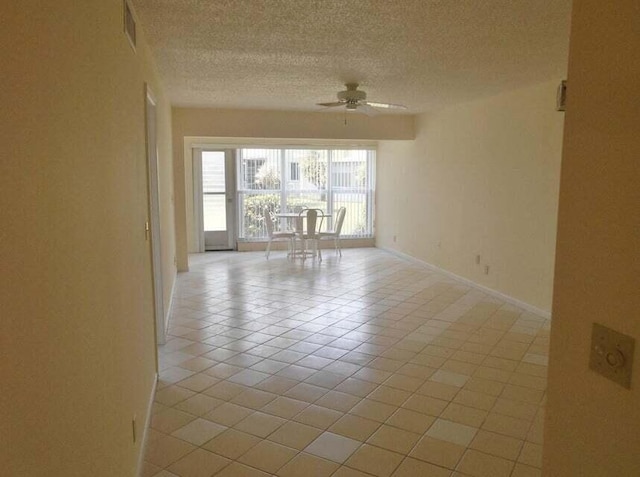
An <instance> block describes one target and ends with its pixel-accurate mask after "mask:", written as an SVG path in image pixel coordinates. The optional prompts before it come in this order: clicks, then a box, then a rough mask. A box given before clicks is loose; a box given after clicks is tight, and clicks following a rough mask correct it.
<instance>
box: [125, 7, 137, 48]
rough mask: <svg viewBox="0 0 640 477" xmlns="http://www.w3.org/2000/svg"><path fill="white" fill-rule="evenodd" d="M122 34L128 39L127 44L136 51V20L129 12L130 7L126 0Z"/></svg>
mask: <svg viewBox="0 0 640 477" xmlns="http://www.w3.org/2000/svg"><path fill="white" fill-rule="evenodd" d="M123 3H124V33H125V35H127V38H128V39H129V43H130V44H131V47H132V48H133V51H135V50H136V20H135V18H133V12H132V11H131V5H129V2H127V0H124V2H123Z"/></svg>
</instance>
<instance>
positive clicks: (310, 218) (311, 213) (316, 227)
mask: <svg viewBox="0 0 640 477" xmlns="http://www.w3.org/2000/svg"><path fill="white" fill-rule="evenodd" d="M304 217H306V218H307V230H306V231H305V232H304V233H305V235H306V236H307V237H308V238H310V239H315V238H317V237H318V232H319V231H320V228H321V227H322V221H323V220H324V212H323V211H322V210H320V209H305V210H302V211H301V212H300V213H299V214H298V217H296V231H297V232H303V225H304V224H303V219H304ZM318 219H320V220H318Z"/></svg>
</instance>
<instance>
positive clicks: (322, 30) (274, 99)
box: [133, 0, 571, 113]
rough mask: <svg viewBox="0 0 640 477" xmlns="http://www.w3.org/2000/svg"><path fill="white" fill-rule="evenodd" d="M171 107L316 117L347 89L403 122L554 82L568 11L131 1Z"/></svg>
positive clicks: (451, 1) (540, 3) (432, 4)
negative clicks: (401, 111) (404, 111)
mask: <svg viewBox="0 0 640 477" xmlns="http://www.w3.org/2000/svg"><path fill="white" fill-rule="evenodd" d="M133 4H134V8H135V11H136V14H137V16H138V18H139V24H140V26H141V27H142V29H143V30H144V33H145V35H146V38H147V40H148V42H149V44H150V46H151V50H152V52H153V55H154V57H155V60H156V62H157V66H158V69H159V73H160V76H161V78H162V80H163V83H164V86H165V88H166V90H167V93H168V95H169V98H170V100H171V102H172V103H173V104H174V105H177V106H197V107H216V108H240V109H272V110H318V109H320V108H319V107H318V106H315V103H318V102H327V101H334V100H335V99H336V96H335V95H336V93H337V92H338V91H339V90H342V89H344V83H347V82H358V83H360V85H361V88H362V89H364V90H365V91H366V92H367V94H368V99H369V100H373V101H379V102H391V103H400V104H404V105H407V106H408V108H409V109H408V112H409V113H419V112H425V111H430V110H435V109H439V108H442V107H444V106H447V105H451V104H455V103H459V102H464V101H468V100H471V99H475V98H479V97H483V96H489V95H492V94H496V93H498V92H501V91H505V90H509V89H516V88H518V87H521V86H525V85H527V84H533V83H538V82H543V81H547V80H552V79H557V80H560V79H562V78H564V76H565V75H566V68H567V56H568V43H569V22H570V11H571V1H570V0H395V1H391V0H133Z"/></svg>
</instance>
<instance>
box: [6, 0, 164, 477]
mask: <svg viewBox="0 0 640 477" xmlns="http://www.w3.org/2000/svg"><path fill="white" fill-rule="evenodd" d="M0 18H2V25H3V26H2V28H1V29H0V44H2V45H3V49H2V57H1V59H0V62H1V70H2V74H0V104H1V105H2V109H1V110H0V217H1V220H0V224H1V228H0V268H1V271H2V273H0V325H1V330H0V356H1V358H2V359H0V377H1V380H2V391H1V392H0V469H2V470H1V471H0V474H2V475H7V476H29V477H39V476H47V477H50V476H65V477H76V476H77V477H86V476H92V477H114V476H118V477H126V476H134V475H135V473H136V469H137V465H138V458H139V455H140V450H141V441H142V439H141V437H142V431H143V429H144V426H145V418H146V414H147V409H148V405H149V401H150V398H151V392H152V389H153V385H154V380H155V369H156V364H155V340H154V320H153V310H152V296H151V295H152V288H151V269H150V247H149V243H148V242H147V241H146V240H145V231H144V224H145V221H146V220H147V213H148V209H147V159H146V145H145V118H144V113H145V82H149V83H150V86H151V87H152V89H153V91H154V93H155V95H156V97H157V99H158V115H159V125H158V126H159V143H158V148H159V151H158V152H159V160H160V169H161V173H160V193H161V209H162V212H161V213H162V222H163V223H162V224H161V227H162V230H163V232H162V233H163V235H162V241H163V253H162V255H163V259H164V260H163V262H164V263H163V271H164V274H165V286H166V288H167V290H166V297H167V299H168V298H169V292H170V290H171V287H172V283H173V279H174V276H175V267H174V266H173V255H174V240H173V221H172V216H173V210H172V206H171V196H172V177H171V175H170V172H171V167H170V164H171V135H170V128H171V117H170V113H171V110H170V106H169V104H168V102H167V100H166V98H165V96H164V93H163V90H162V87H161V85H160V84H159V82H158V78H157V76H156V74H155V71H154V65H153V64H152V63H151V61H150V55H149V52H148V50H147V47H146V45H145V43H144V38H143V37H144V35H143V33H142V31H141V29H140V27H139V25H138V27H139V28H138V31H137V33H138V46H137V49H136V51H134V50H133V49H132V47H131V46H130V45H129V42H128V41H127V38H126V37H125V35H124V33H123V3H122V1H120V0H109V1H104V0H85V1H82V2H77V1H72V0H59V1H56V2H2V4H1V6H0ZM167 171H169V174H167ZM134 416H135V417H136V422H137V429H138V436H137V441H136V442H135V443H134V442H133V436H132V419H133V417H134Z"/></svg>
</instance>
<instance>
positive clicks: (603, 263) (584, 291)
mask: <svg viewBox="0 0 640 477" xmlns="http://www.w3.org/2000/svg"><path fill="white" fill-rule="evenodd" d="M571 25H572V26H571V48H570V53H569V75H568V78H567V81H568V88H569V89H568V96H567V98H568V103H567V123H566V130H565V135H564V149H563V156H562V180H561V183H560V208H559V214H558V247H557V252H556V256H557V260H556V272H555V289H554V297H553V322H552V326H551V352H550V355H549V358H550V360H549V390H548V404H547V413H546V417H547V418H546V422H545V437H544V444H545V445H544V473H543V474H544V475H545V476H550V477H551V476H552V477H573V476H576V475H579V476H581V477H601V476H623V475H624V476H632V475H633V476H635V475H640V452H638V443H639V439H638V436H639V432H640V431H639V430H640V390H639V389H638V388H639V386H640V349H639V347H638V345H639V342H638V340H639V339H640V315H639V313H638V311H639V310H640V294H639V293H638V290H639V289H640V260H639V259H638V251H639V250H640V187H638V184H639V183H640V162H639V158H640V134H638V125H640V89H638V78H639V77H640V50H638V45H640V2H638V1H637V0H620V1H617V2H601V1H598V0H577V1H575V2H574V7H573V17H572V22H571ZM594 322H597V323H600V324H602V325H605V326H608V327H610V328H613V329H614V330H617V331H619V332H620V333H624V334H627V335H630V336H631V337H633V338H635V340H636V349H635V357H634V359H633V376H632V382H631V389H625V388H623V387H621V386H618V385H616V384H614V383H612V382H611V381H608V380H606V379H605V378H603V377H602V376H600V375H598V374H596V373H594V372H593V371H591V370H590V369H589V353H590V349H591V329H592V324H593V323H594Z"/></svg>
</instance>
